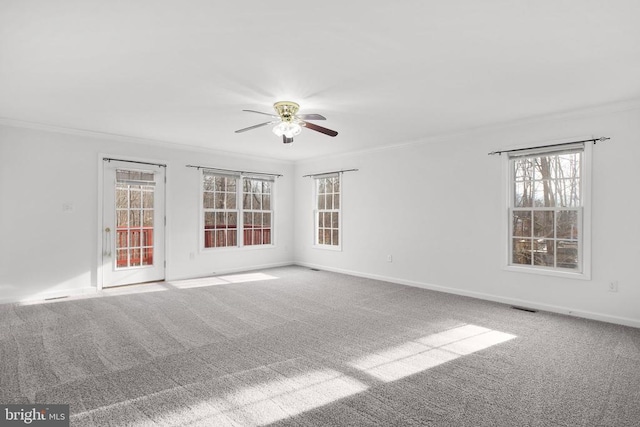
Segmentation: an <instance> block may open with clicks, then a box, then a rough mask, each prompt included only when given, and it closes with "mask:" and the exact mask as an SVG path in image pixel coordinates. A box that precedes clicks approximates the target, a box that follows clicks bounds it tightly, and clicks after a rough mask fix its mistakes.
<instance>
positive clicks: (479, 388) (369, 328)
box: [0, 267, 640, 427]
mask: <svg viewBox="0 0 640 427" xmlns="http://www.w3.org/2000/svg"><path fill="white" fill-rule="evenodd" d="M0 403H3V404H8V403H46V404H55V403H59V404H69V405H70V411H71V425H74V426H82V427H85V426H157V425H160V426H187V425H188V426H226V425H230V426H236V425H240V426H252V425H278V426H318V425H321V426H343V425H349V426H359V425H362V426H368V425H370V426H392V425H398V426H412V425H416V426H417V425H420V426H474V427H478V426H571V427H573V426H612V427H624V426H638V425H640V421H638V420H640V329H636V328H630V327H625V326H620V325H614V324H608V323H602V322H596V321H590V320H585V319H579V318H573V317H568V316H562V315H557V314H552V313H546V312H537V313H529V312H524V311H519V310H514V309H512V308H510V307H509V306H506V305H503V304H497V303H492V302H487V301H480V300H475V299H472V298H466V297H460V296H455V295H450V294H445V293H439V292H434V291H429V290H425V289H419V288H413V287H407V286H402V285H397V284H392V283H387V282H382V281H376V280H370V279H364V278H358V277H352V276H347V275H342V274H336V273H330V272H324V271H312V270H309V269H307V268H302V267H283V268H276V269H269V270H264V271H261V272H248V273H245V274H237V275H229V276H223V277H212V278H203V279H195V280H186V281H179V282H166V283H160V284H153V285H144V286H137V287H130V288H129V287H128V288H116V289H112V290H108V291H105V292H103V294H102V295H100V296H99V297H94V298H85V299H66V300H60V301H56V302H48V303H43V304H33V305H2V306H0Z"/></svg>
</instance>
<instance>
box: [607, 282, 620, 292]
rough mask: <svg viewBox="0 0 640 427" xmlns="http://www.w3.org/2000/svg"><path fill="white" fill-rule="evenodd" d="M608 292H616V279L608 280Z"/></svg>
mask: <svg viewBox="0 0 640 427" xmlns="http://www.w3.org/2000/svg"><path fill="white" fill-rule="evenodd" d="M609 292H618V281H617V280H614V281H612V282H609Z"/></svg>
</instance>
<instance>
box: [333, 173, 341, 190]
mask: <svg viewBox="0 0 640 427" xmlns="http://www.w3.org/2000/svg"><path fill="white" fill-rule="evenodd" d="M332 179H333V192H334V193H339V192H340V178H339V177H337V178H332Z"/></svg>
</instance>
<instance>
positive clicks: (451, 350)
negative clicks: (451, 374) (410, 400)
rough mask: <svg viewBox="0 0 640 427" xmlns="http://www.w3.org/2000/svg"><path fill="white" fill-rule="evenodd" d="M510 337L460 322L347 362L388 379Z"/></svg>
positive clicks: (392, 379)
mask: <svg viewBox="0 0 640 427" xmlns="http://www.w3.org/2000/svg"><path fill="white" fill-rule="evenodd" d="M514 338H516V336H515V335H511V334H507V333H505V332H500V331H494V330H491V329H487V328H483V327H481V326H476V325H464V326H460V327H457V328H453V329H449V330H447V331H443V332H439V333H436V334H432V335H428V336H426V337H422V338H419V339H417V340H414V341H409V342H407V343H404V344H401V345H398V346H395V347H391V348H388V349H385V350H382V351H379V352H376V353H373V354H370V355H367V356H364V357H361V358H358V359H356V360H353V361H352V362H350V363H349V365H351V366H352V367H354V368H356V369H359V370H361V371H364V372H366V373H367V374H369V375H371V376H373V377H375V378H377V379H379V380H382V381H385V382H389V381H395V380H399V379H401V378H405V377H407V376H409V375H413V374H417V373H419V372H422V371H425V370H427V369H430V368H433V367H435V366H438V365H441V364H443V363H446V362H449V361H451V360H455V359H457V358H459V357H461V356H466V355H469V354H472V353H475V352H477V351H480V350H484V349H486V348H489V347H491V346H494V345H497V344H500V343H503V342H506V341H509V340H511V339H514Z"/></svg>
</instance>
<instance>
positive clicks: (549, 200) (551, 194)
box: [534, 180, 557, 207]
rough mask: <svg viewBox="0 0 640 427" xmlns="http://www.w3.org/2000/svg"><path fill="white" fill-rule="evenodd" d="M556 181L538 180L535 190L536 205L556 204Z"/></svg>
mask: <svg viewBox="0 0 640 427" xmlns="http://www.w3.org/2000/svg"><path fill="white" fill-rule="evenodd" d="M556 198H557V196H556V188H555V182H554V181H550V180H544V181H536V182H535V190H534V200H535V206H537V207H554V206H556Z"/></svg>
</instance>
